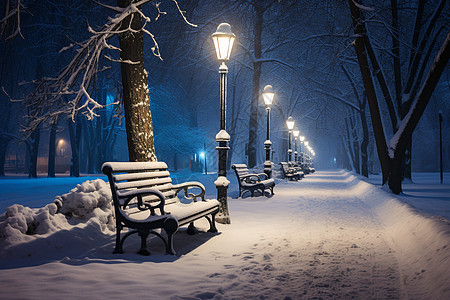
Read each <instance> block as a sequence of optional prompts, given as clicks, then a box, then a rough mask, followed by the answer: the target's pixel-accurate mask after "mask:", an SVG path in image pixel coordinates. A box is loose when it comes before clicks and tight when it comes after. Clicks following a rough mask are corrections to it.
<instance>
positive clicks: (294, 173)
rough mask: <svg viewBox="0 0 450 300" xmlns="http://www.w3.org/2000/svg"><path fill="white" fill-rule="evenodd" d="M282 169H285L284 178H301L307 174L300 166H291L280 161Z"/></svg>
mask: <svg viewBox="0 0 450 300" xmlns="http://www.w3.org/2000/svg"><path fill="white" fill-rule="evenodd" d="M280 165H281V170H283V175H284V178H287V179H289V180H300V179H301V178H303V176H305V174H304V173H303V171H301V170H300V168H296V167H294V166H290V165H289V164H288V163H287V162H280Z"/></svg>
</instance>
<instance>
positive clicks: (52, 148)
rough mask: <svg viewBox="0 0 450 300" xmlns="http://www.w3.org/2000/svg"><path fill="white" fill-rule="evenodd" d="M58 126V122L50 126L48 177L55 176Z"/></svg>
mask: <svg viewBox="0 0 450 300" xmlns="http://www.w3.org/2000/svg"><path fill="white" fill-rule="evenodd" d="M56 128H57V124H56V123H54V124H52V126H51V127H50V139H49V142H48V170H47V176H48V177H55V156H56Z"/></svg>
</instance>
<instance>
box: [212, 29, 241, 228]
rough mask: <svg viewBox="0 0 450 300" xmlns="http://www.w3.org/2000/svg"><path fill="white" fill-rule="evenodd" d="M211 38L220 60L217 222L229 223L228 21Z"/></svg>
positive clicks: (230, 36) (231, 39) (231, 37)
mask: <svg viewBox="0 0 450 300" xmlns="http://www.w3.org/2000/svg"><path fill="white" fill-rule="evenodd" d="M211 37H212V40H213V42H214V47H215V49H216V54H217V59H218V60H219V61H220V62H221V64H220V67H219V74H220V131H219V133H218V134H217V135H216V141H217V143H218V144H219V146H218V147H216V149H217V151H218V152H219V172H218V173H219V174H218V175H219V176H218V178H217V180H216V181H215V182H214V183H215V185H216V188H217V200H219V202H220V206H219V214H218V217H217V222H219V223H222V224H230V223H231V220H230V214H229V212H228V203H227V189H228V185H229V184H230V182H229V181H228V179H227V151H228V150H229V149H230V148H229V147H228V142H229V141H230V135H229V134H228V133H227V131H226V121H227V118H226V112H227V73H228V67H227V66H226V65H225V61H227V60H229V59H230V53H231V49H232V48H233V43H234V39H235V37H236V36H235V35H234V34H233V33H232V32H231V26H230V24H228V23H221V24H219V26H218V27H217V30H216V32H214V33H213V34H212V36H211Z"/></svg>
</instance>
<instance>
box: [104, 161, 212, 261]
mask: <svg viewBox="0 0 450 300" xmlns="http://www.w3.org/2000/svg"><path fill="white" fill-rule="evenodd" d="M102 171H103V173H105V174H106V175H107V176H108V179H109V183H110V186H111V192H112V196H113V201H114V209H115V216H116V246H115V249H114V252H113V253H123V243H124V241H125V239H126V238H127V237H128V236H130V235H131V234H134V233H138V235H139V236H140V237H141V249H140V250H139V252H138V253H139V254H143V255H149V254H150V252H149V251H148V249H147V242H146V240H147V237H148V235H149V234H154V235H156V236H158V237H159V238H161V239H162V240H163V242H164V244H165V246H166V252H167V253H169V254H175V251H174V249H173V234H174V233H175V232H176V231H177V230H178V227H179V226H182V225H185V224H188V223H189V227H188V230H187V232H188V234H193V233H195V227H194V221H195V220H197V219H200V218H202V217H206V219H207V220H208V221H209V224H210V228H209V230H208V231H209V232H217V229H216V225H215V215H216V214H217V213H218V211H219V202H218V201H217V200H216V199H210V200H205V187H204V186H203V184H201V183H200V182H185V183H181V184H176V185H173V184H172V179H171V178H170V173H169V171H168V170H167V165H166V163H164V162H106V163H104V164H103V166H102ZM181 190H184V198H182V201H183V202H182V201H180V199H179V198H178V193H179V192H180V191H181ZM198 199H200V200H201V201H197V200H198ZM185 202H190V203H185ZM125 227H128V228H130V229H131V230H129V231H128V232H127V233H126V234H125V235H124V236H123V237H122V238H121V237H120V233H121V231H122V229H123V228H125ZM155 229H163V230H164V231H165V232H166V235H167V239H165V238H164V237H163V235H161V234H160V233H159V232H157V231H155Z"/></svg>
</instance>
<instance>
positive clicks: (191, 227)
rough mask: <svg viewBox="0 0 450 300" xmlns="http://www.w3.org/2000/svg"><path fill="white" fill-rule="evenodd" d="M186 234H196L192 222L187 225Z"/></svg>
mask: <svg viewBox="0 0 450 300" xmlns="http://www.w3.org/2000/svg"><path fill="white" fill-rule="evenodd" d="M186 232H187V234H189V235H194V234H195V233H196V232H197V228H195V226H194V222H191V223H189V226H188V229H187V231H186Z"/></svg>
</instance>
